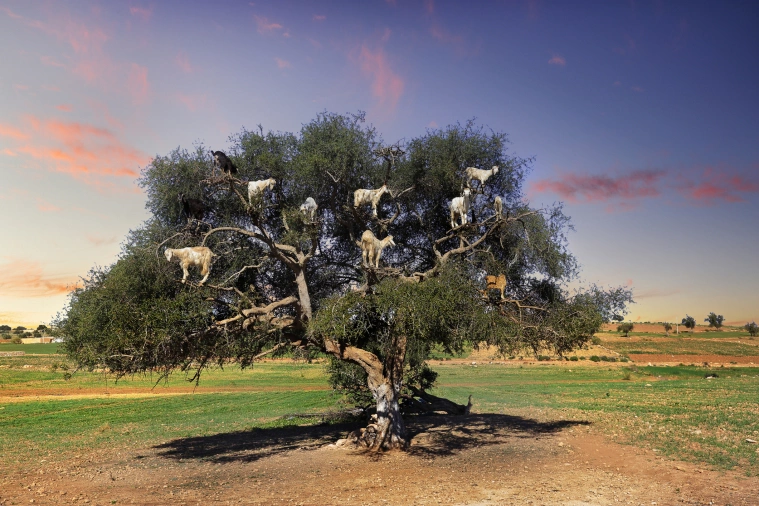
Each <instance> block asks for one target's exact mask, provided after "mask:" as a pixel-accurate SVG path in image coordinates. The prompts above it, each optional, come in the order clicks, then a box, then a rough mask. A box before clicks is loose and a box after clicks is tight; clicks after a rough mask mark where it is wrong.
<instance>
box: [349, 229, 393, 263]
mask: <svg viewBox="0 0 759 506" xmlns="http://www.w3.org/2000/svg"><path fill="white" fill-rule="evenodd" d="M358 245H359V246H360V247H361V257H362V258H363V261H364V265H366V266H367V267H371V266H372V263H374V268H375V269H378V268H379V261H380V256H382V250H383V249H385V248H387V247H388V246H395V243H394V242H393V236H392V235H389V236H387V237H385V238H384V239H382V240H381V241H380V240H379V239H377V238H376V237H375V236H374V234H373V233H372V231H371V230H366V231H365V232H364V233H363V234H362V235H361V242H360V243H358Z"/></svg>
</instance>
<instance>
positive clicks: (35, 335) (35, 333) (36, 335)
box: [32, 330, 42, 337]
mask: <svg viewBox="0 0 759 506" xmlns="http://www.w3.org/2000/svg"><path fill="white" fill-rule="evenodd" d="M32 337H42V334H40V331H39V330H35V331H34V332H32Z"/></svg>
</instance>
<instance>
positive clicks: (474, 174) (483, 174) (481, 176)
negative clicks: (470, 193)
mask: <svg viewBox="0 0 759 506" xmlns="http://www.w3.org/2000/svg"><path fill="white" fill-rule="evenodd" d="M496 174H498V165H493V168H492V169H490V170H483V169H476V168H474V167H467V168H466V170H465V171H464V177H465V178H466V184H467V186H468V187H470V188H471V187H472V180H473V179H476V180H477V181H479V182H480V188H482V187H483V186H484V185H485V181H487V180H488V179H490V176H495V175H496Z"/></svg>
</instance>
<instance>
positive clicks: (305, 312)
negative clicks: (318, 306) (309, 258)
mask: <svg viewBox="0 0 759 506" xmlns="http://www.w3.org/2000/svg"><path fill="white" fill-rule="evenodd" d="M295 284H296V285H297V286H298V300H299V301H300V315H299V316H300V320H301V321H303V322H307V321H309V320H311V295H310V294H309V293H308V284H307V283H306V270H305V268H302V267H301V268H299V269H296V270H295Z"/></svg>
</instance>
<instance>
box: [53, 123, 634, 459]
mask: <svg viewBox="0 0 759 506" xmlns="http://www.w3.org/2000/svg"><path fill="white" fill-rule="evenodd" d="M506 142H507V141H506V137H505V136H504V135H503V134H500V133H494V132H491V131H489V130H486V129H484V128H482V127H478V126H477V125H476V124H474V123H473V122H467V123H466V124H464V125H461V124H456V125H453V126H449V127H447V128H444V129H440V130H434V131H428V132H427V133H426V134H425V135H422V136H420V137H417V138H413V139H411V140H409V141H408V142H405V143H403V144H400V143H398V144H394V145H387V144H385V143H384V142H383V141H382V140H381V139H380V138H379V137H378V135H377V133H376V132H375V130H374V129H373V128H372V127H370V126H366V125H365V124H364V117H363V115H362V114H358V115H336V114H328V113H324V114H320V115H318V117H317V118H316V119H315V120H313V121H312V122H310V123H308V124H306V125H304V126H303V128H302V129H301V131H300V132H299V133H297V134H292V133H274V132H268V133H265V132H264V131H263V129H262V128H259V129H258V130H257V131H253V132H251V131H247V130H245V131H242V132H241V133H240V134H239V135H237V136H235V137H234V138H233V139H232V147H231V149H229V150H228V154H229V156H230V157H231V158H232V160H233V161H234V163H235V165H236V166H237V167H238V170H239V171H238V173H237V174H236V175H230V174H225V173H219V172H217V173H214V172H213V170H212V166H211V157H210V154H209V151H208V150H207V149H206V148H204V147H203V146H198V147H196V148H195V150H194V151H192V152H188V151H185V150H181V149H177V150H175V151H173V152H172V153H170V154H168V155H166V156H158V157H156V158H155V159H154V160H153V161H152V162H151V163H150V164H149V165H148V166H147V167H145V169H144V170H143V171H142V176H141V178H140V180H139V183H140V185H141V186H142V188H144V190H145V192H146V195H147V208H148V209H149V211H150V212H151V214H152V217H151V218H150V219H149V220H148V221H147V222H146V223H145V224H144V225H143V226H141V227H140V228H138V229H136V230H134V231H133V232H131V233H130V235H129V236H128V237H127V240H126V241H125V243H124V247H123V251H122V253H121V255H120V258H119V259H118V261H117V262H116V263H115V264H114V265H112V266H110V267H108V268H98V269H93V270H92V271H91V272H90V274H89V276H88V277H87V278H86V280H85V283H84V286H83V287H82V288H78V289H76V290H75V291H74V292H73V293H72V295H71V298H70V302H69V305H68V307H67V309H66V310H65V311H64V312H63V313H62V314H61V315H60V317H59V319H58V321H57V326H58V328H59V329H60V332H61V333H62V334H63V335H65V336H66V341H65V344H64V349H65V350H66V351H67V353H68V354H69V355H70V356H71V357H73V358H74V359H75V360H76V361H77V362H78V363H79V364H80V366H82V367H89V368H94V367H106V368H108V369H109V370H110V371H113V372H114V373H115V374H118V375H123V374H131V373H137V372H144V371H158V372H160V373H161V374H163V375H168V374H170V373H171V372H172V371H177V370H178V371H185V373H186V374H187V376H188V378H189V379H190V380H194V381H197V380H198V379H199V377H200V374H201V372H202V371H203V370H204V369H205V368H206V367H208V366H211V365H214V364H218V365H221V364H224V363H227V362H230V361H234V362H236V363H239V364H240V365H241V366H243V367H246V366H249V365H251V364H252V363H253V362H254V361H255V360H256V359H258V358H260V357H263V356H267V355H276V354H278V353H283V352H285V351H290V352H293V353H297V354H302V355H308V354H310V353H313V352H316V351H320V352H322V353H326V354H327V355H328V356H329V357H330V363H329V365H328V372H329V374H330V382H331V384H332V385H333V386H334V387H335V388H337V389H340V390H342V391H344V392H346V394H348V395H350V396H351V398H353V399H354V400H355V401H356V402H367V401H370V402H372V404H373V405H374V406H375V407H376V414H377V420H376V423H374V424H371V425H370V426H369V427H368V428H367V430H366V431H365V432H364V438H363V442H364V443H366V444H367V445H368V446H370V447H372V448H374V449H387V448H399V447H405V446H406V444H407V434H406V428H405V424H404V420H403V417H402V414H403V413H413V412H420V411H445V412H449V413H464V412H466V411H467V410H468V408H467V406H463V405H461V404H456V403H454V402H452V401H449V400H446V399H441V398H438V397H435V396H433V395H431V394H430V392H429V389H430V388H431V387H432V386H433V385H434V382H435V378H436V374H435V372H434V371H432V370H431V369H430V368H429V367H428V365H427V362H426V360H427V358H428V357H429V354H430V351H431V350H432V348H433V347H435V346H441V347H442V348H443V349H445V350H447V351H449V352H457V351H461V350H463V349H464V347H465V346H467V345H472V346H480V345H492V346H496V347H497V348H498V349H499V350H500V351H501V352H503V353H510V352H513V351H515V350H517V349H523V348H529V349H531V350H533V351H534V352H535V353H537V351H538V350H541V349H545V348H550V349H552V350H554V351H555V352H556V353H559V354H562V353H565V352H568V351H569V350H572V349H573V348H576V347H578V346H581V345H582V344H584V343H585V342H587V341H588V340H589V339H590V338H591V336H592V335H593V334H594V332H596V331H598V330H599V329H600V326H601V324H602V323H603V322H604V321H610V319H611V318H612V317H613V316H614V315H619V314H624V312H625V307H626V305H627V304H628V303H630V302H632V298H631V293H630V292H629V291H628V290H626V289H623V288H617V289H602V288H599V287H597V286H591V287H590V288H588V289H586V290H583V291H579V292H573V293H569V292H568V291H567V290H566V289H565V288H564V287H565V286H566V281H568V280H570V279H572V278H573V277H574V276H575V275H576V273H577V262H576V260H575V258H574V257H573V256H572V255H571V253H570V252H569V251H568V250H567V247H566V237H565V234H566V232H567V230H568V229H569V228H570V225H569V220H568V218H567V217H566V216H565V215H564V214H563V212H562V208H561V206H554V207H551V208H546V209H535V208H533V207H530V205H529V204H528V203H527V201H526V199H525V198H524V195H523V193H522V183H523V181H524V177H525V174H526V172H527V170H528V163H529V160H524V159H521V158H518V157H516V156H513V155H511V154H509V153H508V151H507V149H506ZM470 166H471V167H480V168H482V167H487V168H490V167H492V166H498V167H499V168H500V170H499V171H498V173H497V174H496V175H494V176H493V177H491V178H490V179H489V180H488V181H487V183H486V184H485V185H482V186H480V185H475V186H476V188H474V189H472V197H471V209H470V210H469V212H468V213H467V214H468V220H467V221H468V223H466V224H464V225H458V226H455V227H452V226H451V221H450V211H449V205H450V202H451V199H453V198H454V197H458V196H460V195H461V194H462V191H463V189H464V187H465V182H464V178H463V174H464V171H465V169H466V168H467V167H470ZM267 178H274V179H275V180H276V184H275V185H274V187H273V189H272V190H266V191H264V192H263V193H261V194H257V195H254V197H253V198H252V199H249V198H248V194H247V182H249V181H256V180H262V179H267ZM382 185H386V187H387V190H388V191H387V192H386V193H385V194H384V195H383V196H382V197H381V199H380V200H379V204H378V208H377V210H378V212H377V213H376V215H375V213H373V212H372V209H371V206H359V207H354V200H353V196H354V191H355V190H357V189H377V188H380V187H381V186H382ZM180 193H181V194H183V195H185V196H186V197H187V198H193V199H198V200H200V201H202V202H203V203H204V205H205V206H206V207H207V209H208V212H206V213H205V215H204V221H198V220H195V219H188V218H187V217H186V216H185V215H184V214H183V213H182V212H181V208H180V205H179V203H178V202H179V200H178V196H179V194H180ZM496 196H499V197H501V201H502V209H501V212H500V213H498V212H496V211H495V209H496V206H494V202H495V197H496ZM308 197H312V198H313V199H314V201H315V202H316V204H317V205H318V210H317V213H316V216H315V218H314V219H312V218H311V217H310V216H309V215H308V213H302V212H300V210H299V208H300V206H301V205H302V204H303V203H304V202H305V200H306V199H307V198H308ZM366 230H371V231H372V232H373V234H374V235H375V236H376V237H377V238H379V239H383V238H385V237H386V236H388V235H392V236H393V238H394V239H393V241H394V243H395V246H390V247H388V248H386V249H385V251H384V252H383V254H382V263H380V265H379V267H378V268H375V267H374V266H368V265H364V264H363V261H362V251H361V248H360V247H359V244H360V238H361V236H362V234H363V233H364V232H365V231H366ZM187 246H205V247H208V248H210V249H211V250H212V251H213V253H214V257H213V260H214V263H213V265H212V271H211V275H210V278H209V280H208V281H207V282H206V283H205V284H203V285H198V284H197V283H196V282H192V280H197V279H198V277H197V271H195V272H192V267H191V277H190V279H189V280H188V282H187V283H181V279H180V277H181V271H180V269H179V267H178V266H177V265H176V264H174V263H169V262H167V261H166V259H165V258H164V256H163V254H162V253H163V250H164V248H166V247H171V248H181V247H187ZM498 275H503V276H504V278H505V280H506V286H505V288H504V289H503V291H501V290H500V289H498V290H490V289H488V282H487V276H496V277H498ZM497 279H503V278H497ZM422 400H423V402H422Z"/></svg>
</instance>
